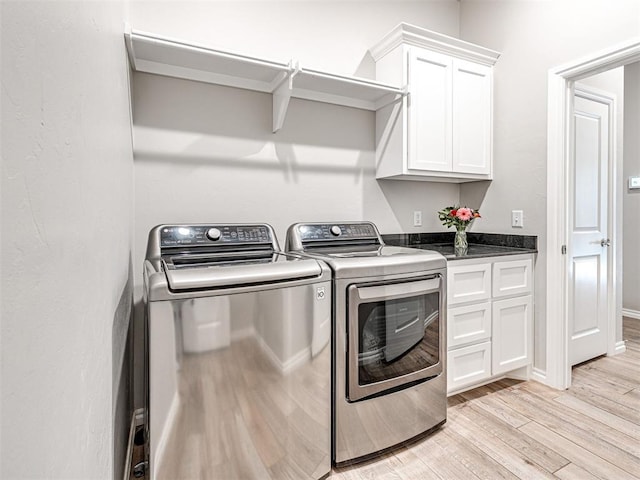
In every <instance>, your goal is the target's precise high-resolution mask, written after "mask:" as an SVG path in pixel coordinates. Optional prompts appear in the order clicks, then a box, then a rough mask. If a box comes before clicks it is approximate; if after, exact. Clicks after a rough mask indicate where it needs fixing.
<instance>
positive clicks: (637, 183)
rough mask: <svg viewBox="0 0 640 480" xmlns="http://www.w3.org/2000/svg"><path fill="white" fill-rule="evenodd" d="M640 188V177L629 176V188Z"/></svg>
mask: <svg viewBox="0 0 640 480" xmlns="http://www.w3.org/2000/svg"><path fill="white" fill-rule="evenodd" d="M636 188H640V177H629V190H635V189H636Z"/></svg>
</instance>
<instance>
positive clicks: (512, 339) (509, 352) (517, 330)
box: [492, 295, 533, 375]
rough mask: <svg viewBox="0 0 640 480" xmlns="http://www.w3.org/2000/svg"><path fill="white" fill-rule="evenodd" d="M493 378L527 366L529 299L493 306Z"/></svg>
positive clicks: (530, 326) (529, 353)
mask: <svg viewBox="0 0 640 480" xmlns="http://www.w3.org/2000/svg"><path fill="white" fill-rule="evenodd" d="M492 321H493V336H492V344H493V345H492V347H493V348H492V350H493V352H492V370H493V375H499V374H501V373H505V372H508V371H510V370H514V369H516V368H520V367H523V366H525V365H528V364H530V363H531V360H532V356H533V353H532V350H533V339H532V334H533V299H532V297H531V295H526V296H523V297H516V298H509V299H506V300H499V301H494V302H493V312H492Z"/></svg>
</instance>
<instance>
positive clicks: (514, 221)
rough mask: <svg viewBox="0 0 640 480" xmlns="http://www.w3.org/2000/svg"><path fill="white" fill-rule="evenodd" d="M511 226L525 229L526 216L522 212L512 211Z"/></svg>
mask: <svg viewBox="0 0 640 480" xmlns="http://www.w3.org/2000/svg"><path fill="white" fill-rule="evenodd" d="M511 226H512V227H515V228H522V227H524V214H523V213H522V210H511Z"/></svg>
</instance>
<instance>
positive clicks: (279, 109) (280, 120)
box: [272, 60, 300, 133]
mask: <svg viewBox="0 0 640 480" xmlns="http://www.w3.org/2000/svg"><path fill="white" fill-rule="evenodd" d="M299 72H300V63H299V62H297V61H296V62H295V63H294V61H293V60H291V61H290V62H289V70H288V71H287V72H283V73H282V77H281V78H280V79H279V80H278V81H277V82H276V85H277V86H276V87H275V89H274V90H273V92H272V95H273V133H276V132H277V131H278V130H280V129H281V128H282V125H283V124H284V118H285V117H286V115H287V109H288V108H289V100H291V93H292V92H293V78H294V77H295V76H296V75H297V74H298V73H299Z"/></svg>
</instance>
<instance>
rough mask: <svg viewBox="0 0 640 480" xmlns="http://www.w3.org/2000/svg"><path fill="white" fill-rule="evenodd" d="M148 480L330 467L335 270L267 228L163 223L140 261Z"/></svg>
mask: <svg viewBox="0 0 640 480" xmlns="http://www.w3.org/2000/svg"><path fill="white" fill-rule="evenodd" d="M144 282H145V294H144V303H145V316H146V319H145V320H146V327H147V328H146V331H147V335H146V337H147V350H148V365H147V381H146V383H147V392H148V394H147V402H146V403H147V416H146V417H147V418H146V419H147V421H146V433H147V454H148V462H149V463H148V465H149V469H150V472H149V475H148V477H147V478H151V479H161V478H162V479H165V478H166V479H177V478H203V479H204V478H206V479H225V480H228V479H231V478H243V479H245V478H246V479H250V478H252V479H285V478H286V479H289V478H296V479H298V478H300V479H303V478H304V479H319V478H322V477H324V476H326V475H328V474H329V473H330V470H331V453H330V446H331V437H330V435H331V411H330V404H331V398H330V392H331V357H330V355H331V349H330V347H329V345H330V332H331V271H330V270H329V268H328V267H327V266H326V265H325V264H323V263H322V262H319V261H317V260H313V259H309V258H301V257H300V256H295V255H286V254H283V253H280V251H279V247H278V243H277V241H276V237H275V235H274V233H273V230H272V229H271V227H270V226H269V225H266V224H259V225H210V224H197V225H160V226H158V227H155V228H154V229H153V230H151V232H150V233H149V241H148V246H147V256H146V260H145V263H144Z"/></svg>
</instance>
